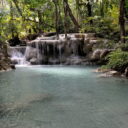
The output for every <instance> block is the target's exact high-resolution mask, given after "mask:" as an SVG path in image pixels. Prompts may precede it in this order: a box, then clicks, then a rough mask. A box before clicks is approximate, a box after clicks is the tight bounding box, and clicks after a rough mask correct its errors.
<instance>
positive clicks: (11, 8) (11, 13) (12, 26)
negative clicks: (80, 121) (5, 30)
mask: <svg viewBox="0 0 128 128" xmlns="http://www.w3.org/2000/svg"><path fill="white" fill-rule="evenodd" d="M9 25H10V29H11V34H12V39H13V38H14V37H15V34H14V33H15V32H14V23H13V6H12V2H10V24H9Z"/></svg>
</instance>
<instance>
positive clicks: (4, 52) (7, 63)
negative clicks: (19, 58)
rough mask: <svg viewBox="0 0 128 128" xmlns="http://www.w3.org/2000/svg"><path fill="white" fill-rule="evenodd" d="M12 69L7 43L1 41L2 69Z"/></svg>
mask: <svg viewBox="0 0 128 128" xmlns="http://www.w3.org/2000/svg"><path fill="white" fill-rule="evenodd" d="M9 69H11V65H10V59H9V57H8V55H7V49H6V45H5V44H2V43H0V71H1V70H2V71H5V70H9Z"/></svg>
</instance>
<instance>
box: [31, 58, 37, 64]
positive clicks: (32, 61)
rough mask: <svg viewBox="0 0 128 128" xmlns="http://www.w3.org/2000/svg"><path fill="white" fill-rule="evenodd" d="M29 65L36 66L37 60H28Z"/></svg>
mask: <svg viewBox="0 0 128 128" xmlns="http://www.w3.org/2000/svg"><path fill="white" fill-rule="evenodd" d="M30 64H31V65H37V64H38V59H37V58H32V59H31V60H30Z"/></svg>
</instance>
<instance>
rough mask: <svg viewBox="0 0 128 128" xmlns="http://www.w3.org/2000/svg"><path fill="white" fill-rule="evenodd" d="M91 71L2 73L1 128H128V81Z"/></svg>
mask: <svg viewBox="0 0 128 128" xmlns="http://www.w3.org/2000/svg"><path fill="white" fill-rule="evenodd" d="M92 70H93V68H91V67H90V68H89V67H77V66H75V67H66V66H36V67H18V68H17V70H16V71H11V72H5V73H0V128H128V102H127V100H128V85H127V83H128V80H127V79H120V78H109V79H106V78H98V77H97V75H96V74H95V73H92Z"/></svg>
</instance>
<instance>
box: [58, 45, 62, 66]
mask: <svg viewBox="0 0 128 128" xmlns="http://www.w3.org/2000/svg"><path fill="white" fill-rule="evenodd" d="M58 48H59V60H60V64H61V62H62V51H61V45H59V47H58Z"/></svg>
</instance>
